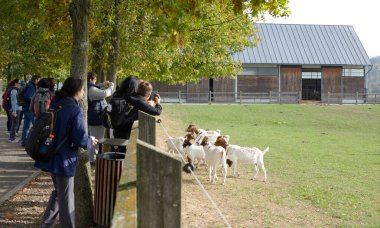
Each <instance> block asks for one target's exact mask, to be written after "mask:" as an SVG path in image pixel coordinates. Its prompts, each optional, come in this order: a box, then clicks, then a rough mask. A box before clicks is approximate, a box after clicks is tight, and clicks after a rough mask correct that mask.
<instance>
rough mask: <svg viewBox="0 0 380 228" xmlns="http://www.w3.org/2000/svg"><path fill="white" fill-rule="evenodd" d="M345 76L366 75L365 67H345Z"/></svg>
mask: <svg viewBox="0 0 380 228" xmlns="http://www.w3.org/2000/svg"><path fill="white" fill-rule="evenodd" d="M343 76H346V77H364V69H363V68H343Z"/></svg>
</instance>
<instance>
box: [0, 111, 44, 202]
mask: <svg viewBox="0 0 380 228" xmlns="http://www.w3.org/2000/svg"><path fill="white" fill-rule="evenodd" d="M21 129H22V126H21ZM21 129H20V132H19V133H20V136H21ZM6 132H7V131H6V117H4V116H0V204H1V203H2V202H3V201H5V200H7V199H9V198H10V197H11V196H12V195H13V194H14V193H16V192H17V191H18V190H20V189H21V188H22V187H23V186H24V185H25V184H27V183H28V182H29V181H30V180H31V179H32V178H33V177H35V176H36V175H37V174H38V173H39V171H38V170H37V169H35V168H34V167H33V164H34V162H33V160H32V159H31V158H30V157H29V156H28V155H27V154H26V152H25V150H24V148H23V147H21V146H20V144H18V143H17V144H16V143H15V144H12V143H9V142H8V137H9V136H8V135H7V134H6Z"/></svg>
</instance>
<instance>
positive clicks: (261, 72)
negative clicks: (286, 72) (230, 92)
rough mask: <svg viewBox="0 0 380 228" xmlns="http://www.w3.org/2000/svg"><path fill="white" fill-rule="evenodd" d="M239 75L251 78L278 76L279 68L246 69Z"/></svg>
mask: <svg viewBox="0 0 380 228" xmlns="http://www.w3.org/2000/svg"><path fill="white" fill-rule="evenodd" d="M239 75H251V76H278V68H277V67H244V71H243V72H241V73H240V74H239Z"/></svg>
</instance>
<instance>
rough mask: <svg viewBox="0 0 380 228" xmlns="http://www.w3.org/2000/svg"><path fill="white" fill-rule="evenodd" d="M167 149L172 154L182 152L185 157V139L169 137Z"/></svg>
mask: <svg viewBox="0 0 380 228" xmlns="http://www.w3.org/2000/svg"><path fill="white" fill-rule="evenodd" d="M165 142H166V145H167V149H168V152H169V153H170V154H175V153H177V151H178V152H180V153H181V154H182V155H184V151H183V147H182V145H183V143H184V142H185V138H184V137H169V138H168V139H167V140H166V141H165Z"/></svg>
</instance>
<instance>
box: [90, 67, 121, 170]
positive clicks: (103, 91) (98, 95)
mask: <svg viewBox="0 0 380 228" xmlns="http://www.w3.org/2000/svg"><path fill="white" fill-rule="evenodd" d="M96 80H97V75H96V73H94V72H88V73H87V91H88V92H87V101H88V111H87V123H88V134H89V135H91V136H94V137H95V138H97V139H98V140H101V139H103V138H104V133H105V128H104V126H103V118H104V117H103V114H104V112H105V109H106V108H107V101H106V100H105V98H106V97H109V96H111V95H112V93H113V92H114V88H115V85H114V84H113V83H112V82H109V81H105V82H103V83H101V84H98V85H97V84H96ZM98 150H99V148H98V146H96V147H93V148H91V150H89V151H88V152H89V154H88V155H89V159H90V163H91V164H92V165H93V164H95V160H96V154H97V153H98Z"/></svg>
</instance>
